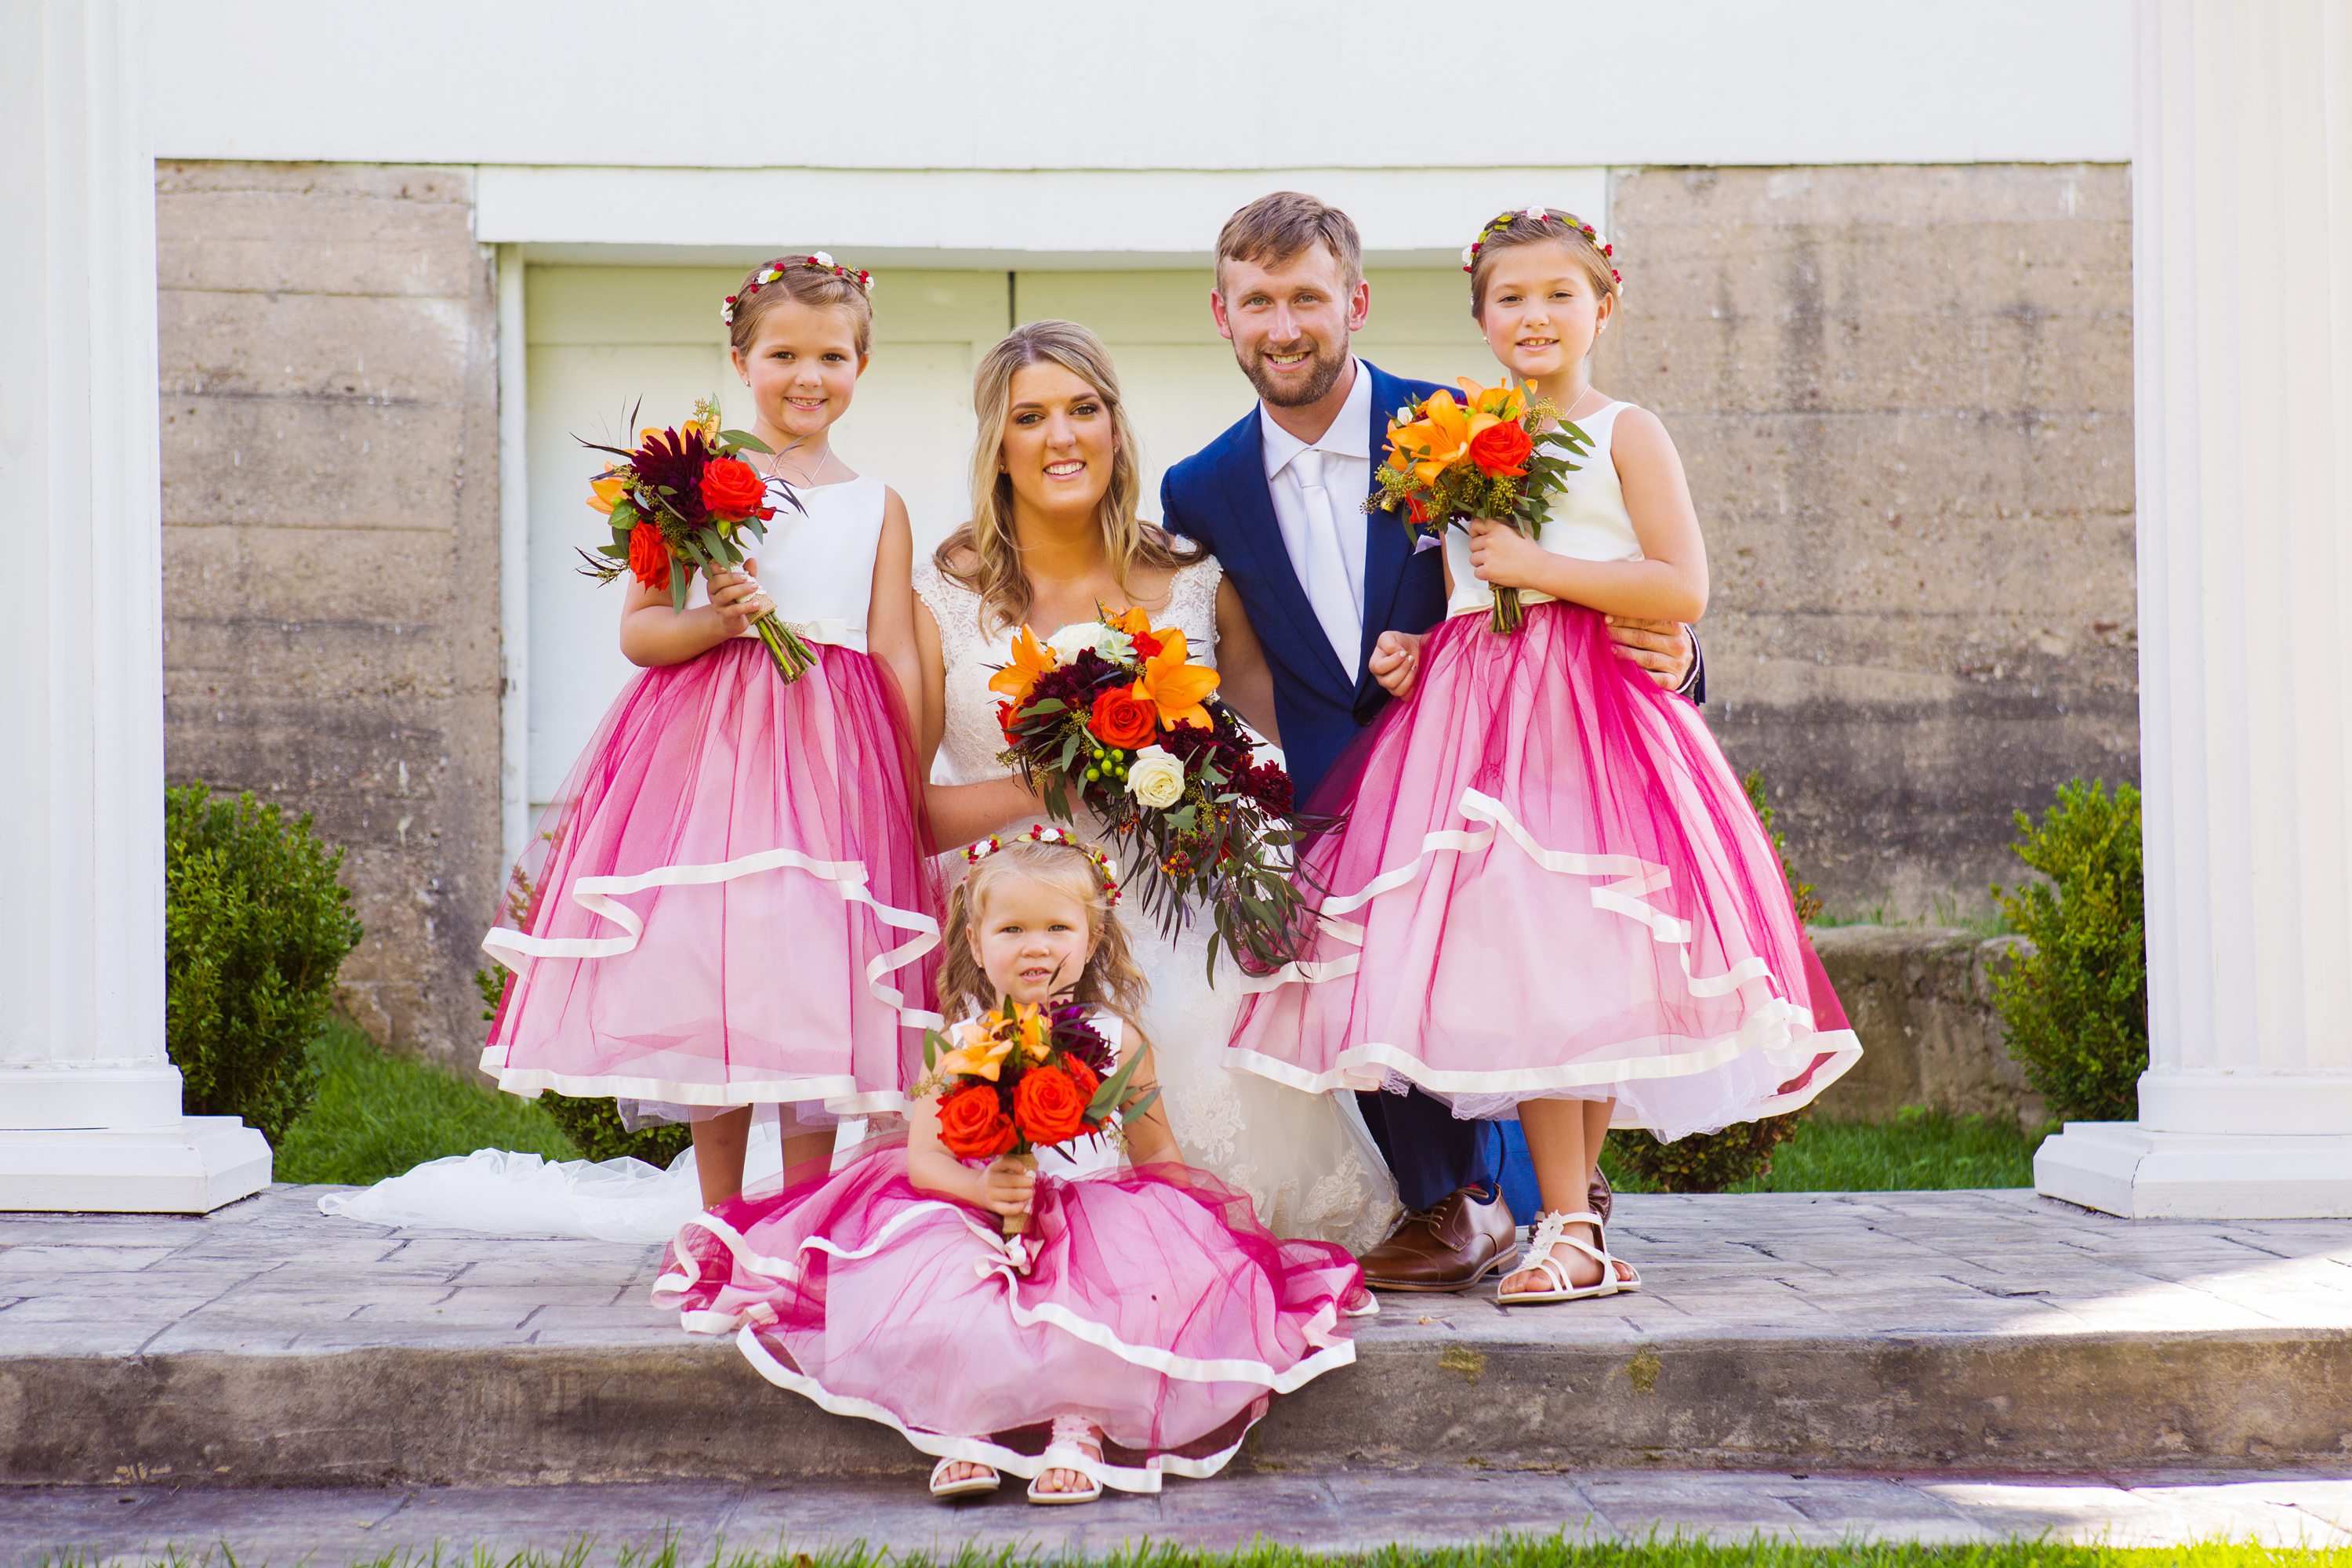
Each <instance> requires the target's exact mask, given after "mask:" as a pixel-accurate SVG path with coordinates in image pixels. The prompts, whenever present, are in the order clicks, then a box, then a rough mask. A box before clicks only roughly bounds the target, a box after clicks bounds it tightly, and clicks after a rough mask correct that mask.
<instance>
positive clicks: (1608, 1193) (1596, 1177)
mask: <svg viewBox="0 0 2352 1568" xmlns="http://www.w3.org/2000/svg"><path fill="white" fill-rule="evenodd" d="M1584 1196H1585V1201H1586V1202H1587V1203H1588V1204H1590V1205H1591V1207H1592V1212H1593V1213H1594V1214H1597V1215H1600V1216H1601V1224H1603V1225H1607V1224H1608V1223H1609V1211H1610V1210H1611V1209H1613V1208H1615V1207H1616V1206H1617V1192H1616V1189H1615V1188H1613V1187H1612V1186H1611V1185H1610V1184H1609V1177H1608V1175H1607V1174H1606V1173H1604V1172H1603V1171H1602V1170H1601V1167H1600V1166H1598V1165H1595V1166H1593V1167H1592V1190H1591V1192H1589V1193H1587V1194H1584Z"/></svg>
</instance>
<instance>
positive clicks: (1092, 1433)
mask: <svg viewBox="0 0 2352 1568" xmlns="http://www.w3.org/2000/svg"><path fill="white" fill-rule="evenodd" d="M1081 1443H1091V1444H1093V1445H1094V1446H1095V1449H1096V1451H1095V1452H1094V1453H1091V1454H1089V1453H1087V1451H1086V1450H1085V1449H1084V1448H1081V1447H1078V1445H1079V1444H1081ZM1101 1449H1102V1435H1101V1434H1100V1433H1099V1432H1097V1431H1096V1430H1095V1424H1094V1423H1093V1422H1091V1421H1089V1420H1087V1418H1086V1417H1085V1416H1083V1415H1056V1416H1055V1417H1054V1436H1053V1437H1052V1439H1051V1440H1050V1441H1048V1442H1047V1443H1046V1445H1045V1453H1044V1454H1043V1455H1041V1456H1040V1458H1043V1459H1044V1460H1045V1469H1042V1470H1039V1471H1038V1472H1037V1480H1034V1481H1031V1482H1030V1483H1029V1500H1030V1501H1031V1502H1034V1503H1036V1504H1038V1505H1039V1506H1040V1507H1044V1508H1060V1507H1062V1506H1064V1505H1065V1504H1068V1503H1080V1502H1092V1501H1094V1500H1096V1499H1097V1498H1098V1497H1100V1496H1102V1493H1103V1489H1102V1472H1101V1470H1100V1468H1098V1467H1099V1466H1100V1465H1101V1464H1102V1453H1101ZM1046 1470H1070V1471H1074V1472H1076V1474H1078V1475H1081V1476H1084V1477H1086V1478H1087V1489H1086V1490H1084V1491H1077V1492H1041V1491H1039V1490H1038V1489H1037V1481H1042V1480H1044V1479H1045V1471H1046Z"/></svg>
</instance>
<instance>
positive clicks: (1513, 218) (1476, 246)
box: [1462, 203, 1625, 293]
mask: <svg viewBox="0 0 2352 1568" xmlns="http://www.w3.org/2000/svg"><path fill="white" fill-rule="evenodd" d="M1521 218H1528V219H1530V220H1532V221H1533V222H1536V223H1544V222H1551V223H1557V224H1559V225H1560V226H1562V227H1564V228H1571V229H1574V230H1575V231H1576V232H1577V233H1579V234H1580V235H1582V236H1583V237H1585V238H1587V239H1589V240H1591V242H1592V245H1593V248H1594V249H1596V250H1598V251H1600V252H1601V258H1602V259H1604V260H1610V261H1613V260H1614V259H1615V258H1616V255H1617V248H1616V247H1614V246H1612V245H1611V244H1610V243H1609V241H1608V240H1607V238H1605V237H1603V236H1602V235H1601V231H1600V230H1599V229H1597V228H1595V227H1593V226H1591V224H1589V223H1580V222H1578V221H1576V220H1575V219H1573V218H1569V219H1560V218H1555V217H1553V216H1551V209H1550V208H1549V207H1547V206H1545V205H1542V204H1541V203H1538V204H1537V205H1534V206H1527V207H1515V208H1513V209H1512V210H1511V211H1509V212H1507V213H1504V214H1503V215H1502V216H1499V217H1496V218H1494V219H1492V220H1491V221H1489V222H1488V223H1487V225H1486V227H1484V228H1482V229H1480V230H1479V231H1478V237H1477V238H1475V239H1474V240H1472V241H1471V242H1470V243H1469V244H1467V245H1465V246H1464V247H1462V270H1463V271H1465V272H1468V271H1470V270H1471V269H1472V268H1475V267H1476V266H1477V264H1478V253H1479V252H1480V251H1481V250H1484V249H1485V248H1486V238H1487V237H1488V236H1489V235H1491V234H1493V233H1494V232H1495V231H1496V229H1499V228H1508V227H1509V226H1511V225H1512V224H1515V223H1517V222H1518V221H1519V219H1521ZM1609 276H1610V277H1611V279H1613V280H1614V281H1615V282H1616V284H1617V289H1618V292H1620V293H1622V292H1624V289H1625V278H1624V275H1623V274H1622V273H1621V272H1619V271H1618V270H1617V268H1615V267H1614V266H1612V267H1611V268H1609Z"/></svg>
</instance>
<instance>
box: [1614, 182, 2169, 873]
mask: <svg viewBox="0 0 2352 1568" xmlns="http://www.w3.org/2000/svg"><path fill="white" fill-rule="evenodd" d="M2129 195H2130V186H2129V173H2128V171H2127V170H2126V169H2125V168H2122V167H2114V166H2081V165H2078V166H2043V165H2003V164H1979V165H1969V166H1963V167H1944V168H1936V167H1927V168H1922V167H1884V168H1879V167H1861V168H1807V169H1654V170H1643V171H1638V172H1630V173H1627V174H1622V175H1620V176H1619V177H1618V178H1617V180H1616V182H1615V184H1614V186H1613V195H1612V228H1613V229H1614V231H1615V232H1614V234H1613V235H1612V238H1613V239H1614V240H1615V241H1616V242H1617V247H1618V252H1619V258H1620V264H1621V265H1622V267H1623V268H1624V270H1625V274H1626V280H1627V285H1628V293H1627V298H1626V308H1625V310H1624V313H1623V316H1622V321H1621V324H1620V325H1619V327H1618V328H1617V329H1615V330H1612V332H1611V334H1610V337H1609V338H1608V339H1607V340H1604V352H1605V360H1604V363H1601V364H1600V365H1598V366H1597V367H1596V377H1595V379H1596V380H1597V381H1599V383H1600V384H1601V385H1603V386H1604V387H1606V388H1608V389H1609V390H1610V391H1612V392H1614V393H1616V394H1618V395H1621V396H1624V397H1629V398H1632V399H1633V400H1635V401H1637V402H1640V403H1643V404H1644V405H1648V406H1650V407H1652V408H1654V409H1655V410H1656V411H1657V413H1658V414H1659V416H1661V417H1662V418H1664V420H1665V421H1666V424H1667V427H1668V428H1669V429H1670V430H1672V431H1673V433H1674V435H1675V439H1676V441H1677V442H1678V443H1679V445H1680V447H1681V448H1682V453H1683V458H1684V461H1685V464H1686V466H1687V467H1688V469H1689V472H1690V479H1691V488H1692V490H1693V492H1694V494H1695V495H1696V499H1697V501H1698V507H1699V512H1700V516H1701V518H1702V520H1703V521H1704V522H1705V524H1706V530H1707V544H1708V552H1709V556H1710V560H1711V563H1712V565H1713V568H1714V578H1715V595H1714V603H1713V607H1712V608H1711V609H1710V610H1709V612H1708V615H1707V619H1706V634H1707V650H1708V658H1709V659H1710V662H1711V674H1712V681H1713V686H1714V693H1715V696H1716V698H1717V701H1716V703H1715V704H1714V706H1713V707H1712V708H1711V709H1710V711H1709V718H1710V721H1711V722H1712V723H1713V725H1714V727H1715V730H1716V732H1717V734H1718V735H1719V736H1720V737H1721V738H1722V740H1723V742H1724V745H1725V748H1726V750H1727V751H1728V752H1730V754H1731V756H1732V758H1733V760H1734V761H1735V762H1737V763H1740V764H1741V765H1742V766H1752V765H1758V764H1760V765H1761V766H1762V767H1763V768H1764V770H1765V772H1766V773H1767V775H1768V777H1769V780H1770V783H1771V787H1772V792H1773V795H1774V798H1775V801H1776V803H1777V804H1778V805H1780V809H1781V812H1782V817H1781V821H1780V827H1781V828H1782V830H1783V831H1785V832H1786V833H1787V835H1788V837H1789V842H1790V850H1791V852H1792V854H1793V855H1794V856H1795V858H1797V860H1798V862H1799V865H1800V868H1801V869H1802V870H1803V872H1804V873H1805V874H1806V875H1807V876H1808V877H1810V878H1811V879H1813V880H1814V881H1816V882H1818V883H1819V884H1820V885H1821V888H1822V893H1823V895H1824V897H1825V898H1826V899H1827V900H1828V903H1829V906H1830V909H1831V910H1832V912H1833V913H1835V912H1849V911H1853V910H1867V909H1870V908H1872V907H1874V906H1882V907H1885V908H1886V909H1888V910H1893V911H1899V912H1902V913H1905V914H1909V915H1920V914H1928V915H1932V914H1934V913H1935V912H1936V910H1937V908H1938V906H1941V907H1943V908H1945V909H1947V910H1949V909H1953V908H1958V909H1960V910H1978V909H1981V908H1984V907H1985V906H1986V905H1987V902H1988V900H1987V898H1986V891H1985V889H1986V886H1987V884H1988V883H1990V882H1991V881H1995V880H2013V879H2015V878H2016V876H2017V873H2018V870H2019V868H2017V867H2016V865H2015V863H2014V862H2013V861H2012V860H2011V858H2009V857H2008V855H2007V854H2006V852H2005V846H2006V844H2007V843H2008V841H2009V839H2010V837H2011V812H2012V811H2013V810H2016V809H2017V808H2020V807H2027V808H2039V807H2040V806H2041V805H2044V804H2046V803H2047V802H2048V800H2049V798H2050V794H2051V791H2052V790H2053V787H2054V786H2055V785H2056V784H2059V783H2060V782H2062V781H2063V780H2065V779H2068V778H2071V777H2074V775H2076V774H2104V775H2105V777H2107V778H2108V779H2110V780H2115V779H2128V780H2132V781H2134V782H2137V778H2138V775H2139V742H2138V708H2137V702H2138V699H2137V668H2136V658H2137V653H2136V647H2135V635H2136V628H2137V618H2136V608H2135V606H2136V600H2135V595H2134V581H2133V546H2132V531H2133V515H2132V504H2133V503H2132V397H2131V394H2132V385H2131V317H2130V310H2131V221H2130V218H2131V215H2130V206H2129Z"/></svg>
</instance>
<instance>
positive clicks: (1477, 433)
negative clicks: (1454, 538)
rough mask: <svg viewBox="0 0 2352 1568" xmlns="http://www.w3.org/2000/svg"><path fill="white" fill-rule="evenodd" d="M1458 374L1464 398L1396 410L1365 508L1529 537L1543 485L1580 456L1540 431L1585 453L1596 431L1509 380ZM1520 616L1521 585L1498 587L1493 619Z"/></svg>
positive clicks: (1503, 621)
mask: <svg viewBox="0 0 2352 1568" xmlns="http://www.w3.org/2000/svg"><path fill="white" fill-rule="evenodd" d="M1460 385H1461V387H1462V391H1463V395H1464V396H1465V399H1466V400H1467V401H1465V402H1462V403H1456V402H1454V395H1453V394H1452V393H1450V392H1446V391H1444V390H1440V391H1437V392H1433V393H1431V394H1430V395H1428V396H1427V397H1425V398H1423V399H1422V401H1421V403H1420V405H1419V406H1417V407H1413V408H1400V409H1398V410H1397V411H1396V415H1395V416H1394V417H1392V418H1391V419H1390V421H1389V435H1388V443H1389V449H1388V461H1387V462H1386V463H1385V464H1383V465H1381V466H1380V467H1377V468H1374V469H1373V470H1372V471H1373V475H1374V477H1375V478H1376V479H1379V481H1380V489H1379V490H1378V491H1377V492H1375V493H1374V494H1373V496H1372V497H1371V498H1370V500H1367V501H1365V503H1364V508H1365V510H1368V511H1371V510H1379V511H1391V510H1394V511H1402V512H1403V513H1404V516H1405V526H1406V527H1407V528H1409V529H1411V530H1412V531H1414V532H1415V533H1427V532H1439V531H1444V528H1445V527H1446V525H1447V524H1449V523H1451V524H1453V525H1454V526H1455V527H1457V528H1466V527H1467V526H1468V525H1469V523H1470V522H1471V521H1472V520H1474V519H1478V518H1484V519H1486V520H1487V521H1492V522H1499V523H1503V524H1506V525H1507V526H1508V527H1510V528H1512V529H1514V530H1516V531H1518V532H1520V533H1522V534H1525V535H1526V536H1527V537H1528V538H1530V539H1532V538H1534V537H1535V536H1536V534H1537V533H1538V532H1540V531H1542V528H1543V524H1544V516H1545V513H1546V511H1547V510H1548V503H1547V501H1546V500H1545V499H1544V498H1545V495H1546V493H1547V492H1548V491H1549V490H1550V489H1553V488H1555V487H1557V486H1558V484H1559V480H1560V479H1561V477H1562V476H1563V475H1566V474H1570V473H1573V472H1575V471H1576V469H1577V468H1580V466H1581V465H1580V464H1577V463H1574V462H1570V460H1569V459H1568V458H1562V457H1558V456H1555V455H1553V454H1552V453H1549V452H1547V451H1544V450H1542V449H1541V448H1540V447H1538V444H1537V441H1538V437H1541V436H1543V435H1546V434H1549V436H1550V437H1552V439H1554V440H1555V441H1557V442H1558V443H1559V445H1561V446H1563V447H1567V448H1568V449H1569V451H1570V452H1571V453H1572V454H1574V455H1575V456H1576V457H1580V458H1581V457H1583V456H1585V455H1586V454H1588V453H1590V452H1591V450H1592V440H1591V437H1588V436H1587V435H1585V433H1584V432H1583V431H1581V430H1580V429H1578V428H1577V427H1576V426H1573V425H1571V424H1570V423H1569V422H1568V421H1566V420H1564V419H1559V418H1558V417H1557V415H1558V410H1556V409H1554V408H1553V407H1552V405H1550V404H1549V403H1544V402H1539V401H1538V402H1530V401H1529V400H1528V395H1527V394H1526V393H1524V392H1522V391H1520V390H1519V389H1518V388H1517V387H1516V386H1512V385H1510V384H1508V383H1506V384H1503V385H1501V386H1481V385H1479V384H1477V383H1476V382H1475V381H1472V380H1471V379H1470V378H1469V377H1467V376H1464V377H1462V378H1461V380H1460ZM1546 426H1550V428H1549V432H1547V430H1546ZM1521 618H1522V616H1521V611H1520V607H1519V591H1518V590H1517V588H1501V587H1498V588H1496V590H1495V615H1494V627H1495V629H1496V631H1498V632H1515V631H1517V630H1518V629H1519V623H1520V620H1521Z"/></svg>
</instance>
